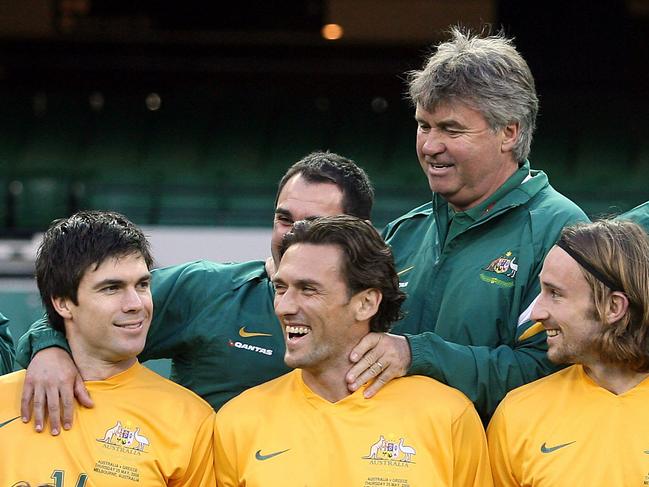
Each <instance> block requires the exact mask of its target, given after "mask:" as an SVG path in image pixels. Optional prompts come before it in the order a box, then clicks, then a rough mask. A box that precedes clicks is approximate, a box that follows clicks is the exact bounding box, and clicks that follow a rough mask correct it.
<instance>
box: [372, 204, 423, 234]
mask: <svg viewBox="0 0 649 487" xmlns="http://www.w3.org/2000/svg"><path fill="white" fill-rule="evenodd" d="M432 214H433V203H432V202H431V201H429V202H428V203H424V204H423V205H420V206H418V207H416V208H413V209H412V210H410V211H409V212H407V213H405V214H403V215H401V216H400V217H398V218H396V219H394V220H392V221H391V222H390V223H388V224H387V225H386V226H385V228H384V229H383V232H382V233H383V236H384V237H386V238H387V237H389V236H391V235H392V234H394V233H395V231H396V230H397V229H398V228H399V227H401V226H403V225H404V224H408V226H412V225H418V224H420V223H423V222H425V221H426V220H427V219H428V218H429V217H430V216H431V215H432Z"/></svg>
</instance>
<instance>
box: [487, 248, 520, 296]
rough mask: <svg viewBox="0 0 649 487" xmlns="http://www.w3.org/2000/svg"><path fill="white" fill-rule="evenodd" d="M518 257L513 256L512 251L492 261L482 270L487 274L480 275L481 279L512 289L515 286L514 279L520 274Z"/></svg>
mask: <svg viewBox="0 0 649 487" xmlns="http://www.w3.org/2000/svg"><path fill="white" fill-rule="evenodd" d="M516 258H517V257H516V256H515V255H513V253H512V251H511V250H508V251H507V252H505V253H504V254H503V255H501V256H500V257H498V258H496V259H494V260H492V261H491V262H490V263H489V265H487V266H486V267H484V268H483V269H482V270H483V271H487V272H489V273H493V274H496V275H495V276H494V275H493V274H491V275H490V274H488V273H487V272H481V273H480V279H481V280H483V281H484V282H488V283H489V284H495V285H497V286H501V287H512V286H513V285H514V282H513V280H514V278H515V277H516V273H517V272H518V263H517V262H516Z"/></svg>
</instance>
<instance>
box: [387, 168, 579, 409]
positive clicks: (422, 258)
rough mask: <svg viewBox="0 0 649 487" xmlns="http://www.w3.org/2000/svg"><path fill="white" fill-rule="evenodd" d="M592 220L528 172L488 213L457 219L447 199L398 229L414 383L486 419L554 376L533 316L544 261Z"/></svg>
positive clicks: (483, 208)
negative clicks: (452, 396)
mask: <svg viewBox="0 0 649 487" xmlns="http://www.w3.org/2000/svg"><path fill="white" fill-rule="evenodd" d="M584 220H587V217H586V215H585V214H584V213H583V212H582V211H581V210H580V209H579V207H578V206H577V205H575V204H574V203H572V202H571V201H570V200H568V199H567V198H565V197H564V196H562V195H561V194H559V193H558V192H557V191H555V190H554V189H553V188H552V187H551V186H550V185H549V183H548V178H547V176H546V175H545V174H544V173H543V172H541V171H530V168H529V163H526V164H524V165H523V166H521V167H520V168H519V170H518V171H517V172H516V173H514V175H512V176H511V177H510V178H509V180H507V181H506V182H505V184H503V186H501V187H500V188H499V189H498V190H497V191H496V192H495V193H494V194H493V195H492V196H491V197H490V198H489V199H488V200H487V201H485V202H484V203H483V204H481V205H479V206H477V207H474V208H471V209H470V210H468V211H465V212H457V213H456V212H454V211H453V210H452V209H451V208H450V207H449V206H448V204H447V203H446V201H445V200H444V199H442V198H441V197H440V196H439V195H436V194H433V200H432V202H431V203H427V204H425V205H423V206H421V207H419V208H416V209H414V210H412V211H411V212H409V213H407V214H406V215H404V216H402V217H400V218H398V219H397V220H395V221H394V222H392V223H390V224H389V225H388V226H387V227H386V228H385V230H384V232H383V236H384V238H385V239H386V241H387V242H388V243H389V244H390V246H391V247H392V249H393V253H394V255H395V260H396V264H397V270H398V271H399V273H400V281H401V289H402V290H403V291H404V292H406V293H407V294H408V298H407V299H406V301H405V304H404V311H405V312H406V316H405V318H404V319H403V320H402V321H401V322H400V323H399V324H397V326H395V328H394V331H395V332H396V333H400V334H404V333H405V334H409V335H408V340H409V343H410V347H411V351H412V364H411V367H410V370H409V372H408V373H409V374H421V375H427V376H429V377H432V378H434V379H437V380H439V381H441V382H444V383H446V384H448V385H450V386H452V387H456V388H457V389H460V390H461V391H462V392H464V393H465V394H466V395H467V396H468V397H469V398H470V399H471V400H472V401H473V402H474V403H475V405H476V409H477V410H478V412H479V413H480V415H481V416H482V418H483V420H485V421H486V420H487V419H488V417H490V415H491V414H492V413H493V411H494V410H495V408H496V406H497V404H498V402H499V401H500V400H501V399H502V398H503V397H504V396H505V394H506V393H507V392H508V391H509V390H511V389H513V388H515V387H518V386H520V385H522V384H524V383H526V382H530V381H532V380H535V379H537V378H539V377H541V376H543V375H547V374H548V373H550V372H552V371H553V370H555V367H554V366H553V365H552V364H551V363H550V362H549V361H548V360H547V358H546V355H545V353H546V343H545V338H546V337H545V333H544V332H542V331H541V329H540V327H539V326H537V327H532V323H531V322H530V320H529V313H530V311H531V305H532V302H533V300H534V299H535V298H536V296H537V295H538V294H539V291H540V286H539V282H538V275H539V272H540V270H541V267H542V264H543V259H544V257H545V255H546V254H547V253H548V251H549V250H550V248H551V247H552V245H553V244H554V243H555V241H556V240H557V238H558V236H559V232H560V231H561V229H562V228H563V226H564V225H566V224H570V223H573V222H576V221H584Z"/></svg>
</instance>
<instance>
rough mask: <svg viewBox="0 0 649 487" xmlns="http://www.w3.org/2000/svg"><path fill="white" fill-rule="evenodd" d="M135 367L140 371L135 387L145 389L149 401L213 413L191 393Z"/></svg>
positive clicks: (208, 406) (199, 398)
mask: <svg viewBox="0 0 649 487" xmlns="http://www.w3.org/2000/svg"><path fill="white" fill-rule="evenodd" d="M137 367H139V368H140V370H139V371H138V377H137V379H138V382H137V383H136V387H140V386H142V387H143V388H145V389H146V391H148V392H147V393H148V394H149V399H150V400H155V401H159V402H163V401H169V404H174V408H181V409H184V410H191V411H195V412H196V413H199V412H201V411H202V412H204V413H205V414H208V413H211V412H213V411H214V410H213V409H212V406H210V405H209V404H208V403H207V401H205V400H204V399H203V398H202V397H200V396H199V395H198V394H196V393H194V392H193V391H190V390H189V389H187V388H186V387H183V386H181V385H180V384H176V383H175V382H173V381H171V380H169V379H167V378H165V377H162V376H161V375H158V374H157V373H156V372H153V371H152V370H150V369H148V368H147V367H145V366H143V365H141V364H138V365H137Z"/></svg>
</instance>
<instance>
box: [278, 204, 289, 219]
mask: <svg viewBox="0 0 649 487" xmlns="http://www.w3.org/2000/svg"><path fill="white" fill-rule="evenodd" d="M275 214H276V215H284V216H289V217H290V216H293V215H292V214H291V212H290V211H288V210H287V209H285V208H282V207H280V206H278V207H277V208H275Z"/></svg>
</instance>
